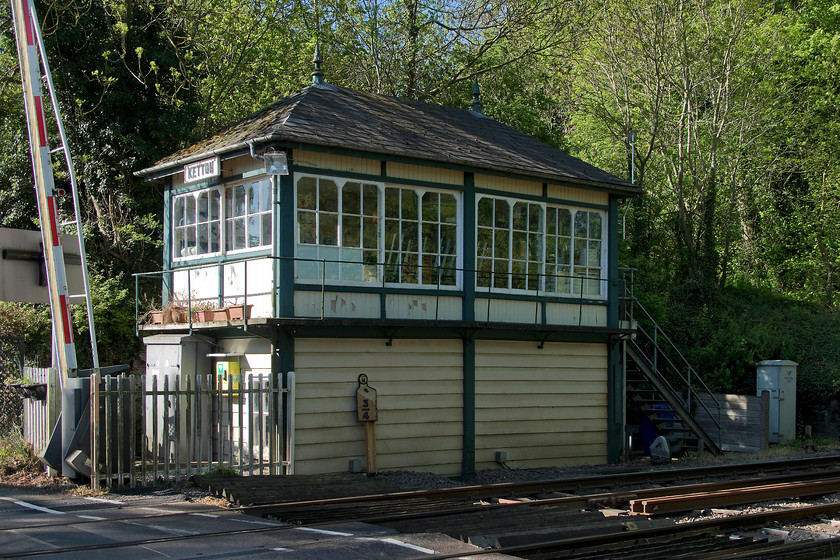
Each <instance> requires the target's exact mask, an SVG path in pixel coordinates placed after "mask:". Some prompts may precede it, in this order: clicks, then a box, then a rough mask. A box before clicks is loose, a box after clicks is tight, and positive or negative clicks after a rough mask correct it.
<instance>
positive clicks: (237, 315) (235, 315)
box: [227, 304, 254, 321]
mask: <svg viewBox="0 0 840 560" xmlns="http://www.w3.org/2000/svg"><path fill="white" fill-rule="evenodd" d="M252 307H254V306H253V305H251V304H249V305H248V306H247V307H245V305H231V306H229V307H228V308H227V312H228V319H230V320H231V321H243V320H245V319H247V318H250V317H251V308H252Z"/></svg>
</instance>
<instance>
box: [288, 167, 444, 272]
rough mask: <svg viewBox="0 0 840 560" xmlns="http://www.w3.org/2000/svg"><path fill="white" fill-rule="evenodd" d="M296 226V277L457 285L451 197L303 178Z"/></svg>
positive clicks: (441, 193)
mask: <svg viewBox="0 0 840 560" xmlns="http://www.w3.org/2000/svg"><path fill="white" fill-rule="evenodd" d="M297 228H298V232H297V252H296V256H297V264H296V270H297V277H298V278H301V279H312V280H316V279H321V278H322V277H324V278H325V279H328V280H340V281H348V282H377V283H382V282H383V281H384V282H387V283H394V284H416V285H433V286H438V285H440V286H455V285H456V282H457V277H458V275H457V270H456V267H457V254H458V203H457V198H456V195H454V194H451V193H445V192H437V191H421V190H418V189H413V188H407V187H396V186H388V187H385V186H384V185H381V184H375V183H364V182H361V181H353V180H340V179H331V178H325V177H309V176H301V177H299V178H298V180H297Z"/></svg>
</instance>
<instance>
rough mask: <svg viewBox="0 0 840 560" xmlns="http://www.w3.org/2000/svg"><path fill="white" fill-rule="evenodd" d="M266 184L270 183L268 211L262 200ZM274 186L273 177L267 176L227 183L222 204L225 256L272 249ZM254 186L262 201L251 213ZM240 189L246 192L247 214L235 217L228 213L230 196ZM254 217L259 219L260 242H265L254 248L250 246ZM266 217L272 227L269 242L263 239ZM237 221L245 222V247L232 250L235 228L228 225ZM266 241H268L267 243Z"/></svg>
mask: <svg viewBox="0 0 840 560" xmlns="http://www.w3.org/2000/svg"><path fill="white" fill-rule="evenodd" d="M264 183H268V185H267V186H268V197H269V200H268V209H265V208H263V206H264V204H265V203H264V201H263V200H262V194H263V193H264V192H265V190H264V185H263V184H264ZM273 184H274V181H273V180H272V179H271V176H268V175H266V176H261V177H254V178H251V179H246V180H240V181H233V182H230V183H227V184H225V185H224V188H223V191H224V198H223V202H222V209H223V218H222V223H223V230H224V233H223V236H222V239H223V242H224V245H223V247H224V249H223V254H225V255H238V254H240V253H247V252H251V251H259V250H265V249H266V248H270V247H271V245H272V243H273V237H274V188H273ZM252 185H257V191H258V192H259V193H260V201H259V203H258V204H259V206H258V208H257V211H256V212H251V211H250V201H251V197H250V189H249V187H251V186H252ZM239 187H242V188H243V190H244V195H245V198H244V205H245V208H244V210H245V213H244V214H241V215H235V216H234V215H228V214H229V212H228V200H229V198H228V195H229V194H231V193H233V192H234V191H235V190H236V189H237V188H239ZM254 216H257V217H258V220H259V228H260V235H259V237H260V240H261V241H263V242H264V243H262V244H261V245H255V246H253V247H252V246H249V240H250V236H249V231H250V224H251V220H252V217H254ZM266 217H267V219H268V222H269V225H270V226H271V228H270V231H269V232H268V239H267V240H265V239H262V238H263V237H264V236H263V233H264V232H263V231H262V228H263V219H264V218H266ZM235 220H243V222H244V228H245V229H244V234H243V235H244V236H245V247H239V248H230V247H229V244H230V242H231V238H232V237H233V236H231V235H230V231H232V228H233V226H232V225H231V227H230V229H229V225H228V224H229V223H232V222H234V221H235ZM265 241H267V243H266V242H265Z"/></svg>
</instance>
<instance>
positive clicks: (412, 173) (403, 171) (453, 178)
mask: <svg viewBox="0 0 840 560" xmlns="http://www.w3.org/2000/svg"><path fill="white" fill-rule="evenodd" d="M385 169H386V172H387V174H388V177H389V178H395V179H410V180H414V181H426V182H430V183H442V184H447V185H457V186H462V185H463V184H464V172H463V171H455V170H452V169H444V168H441V167H430V166H425V165H411V164H409V163H397V162H393V161H389V162H388V163H387V165H386V167H385Z"/></svg>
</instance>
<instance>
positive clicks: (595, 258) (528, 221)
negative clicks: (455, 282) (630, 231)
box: [475, 194, 607, 300]
mask: <svg viewBox="0 0 840 560" xmlns="http://www.w3.org/2000/svg"><path fill="white" fill-rule="evenodd" d="M606 221H607V220H606V213H605V212H603V211H600V210H593V209H590V208H580V207H574V206H566V205H558V204H551V203H545V202H536V201H533V200H523V199H517V198H514V197H504V196H496V195H487V194H479V195H478V196H477V197H476V234H475V235H476V268H477V272H476V290H477V291H479V292H491V293H512V294H513V293H520V294H540V295H549V296H563V295H568V296H577V297H584V298H587V299H594V300H604V299H606V297H607V290H606V278H604V276H603V272H604V271H605V270H606V263H607V253H606V244H605V237H606V231H605V227H606Z"/></svg>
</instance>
